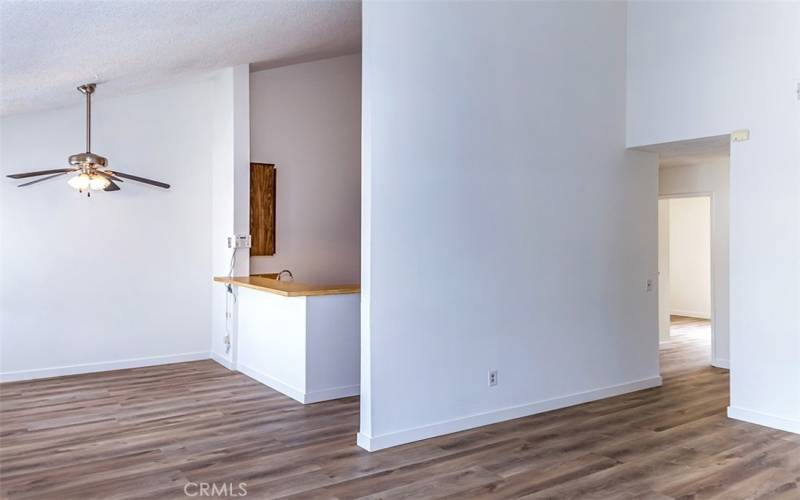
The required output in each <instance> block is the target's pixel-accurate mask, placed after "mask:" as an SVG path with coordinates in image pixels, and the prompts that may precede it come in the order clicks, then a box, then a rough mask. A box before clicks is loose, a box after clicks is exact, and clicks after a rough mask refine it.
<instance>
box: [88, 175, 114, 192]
mask: <svg viewBox="0 0 800 500" xmlns="http://www.w3.org/2000/svg"><path fill="white" fill-rule="evenodd" d="M110 184H111V181H109V180H108V179H106V178H105V177H103V176H102V175H93V176H92V177H91V179H90V180H89V189H93V190H95V191H102V190H103V189H105V188H107V187H108V186H109V185H110Z"/></svg>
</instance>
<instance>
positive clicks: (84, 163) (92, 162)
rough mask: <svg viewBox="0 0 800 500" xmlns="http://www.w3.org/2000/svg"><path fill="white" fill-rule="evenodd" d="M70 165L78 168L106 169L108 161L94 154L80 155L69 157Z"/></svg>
mask: <svg viewBox="0 0 800 500" xmlns="http://www.w3.org/2000/svg"><path fill="white" fill-rule="evenodd" d="M69 164H70V165H73V166H76V167H105V166H106V165H107V164H108V160H107V159H105V158H104V157H102V156H100V155H96V154H94V153H78V154H74V155H72V156H70V157H69Z"/></svg>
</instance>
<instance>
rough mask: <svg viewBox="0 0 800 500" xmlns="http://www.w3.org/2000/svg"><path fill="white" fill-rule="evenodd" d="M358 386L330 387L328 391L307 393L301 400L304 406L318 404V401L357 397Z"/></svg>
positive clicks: (358, 392)
mask: <svg viewBox="0 0 800 500" xmlns="http://www.w3.org/2000/svg"><path fill="white" fill-rule="evenodd" d="M360 388H361V387H360V386H358V385H346V386H342V387H331V388H330V389H322V390H320V391H311V392H307V393H306V395H305V397H304V398H303V402H304V403H305V404H309V403H319V402H320V401H328V400H331V399H339V398H347V397H350V396H358V395H359V394H360V392H361V391H360Z"/></svg>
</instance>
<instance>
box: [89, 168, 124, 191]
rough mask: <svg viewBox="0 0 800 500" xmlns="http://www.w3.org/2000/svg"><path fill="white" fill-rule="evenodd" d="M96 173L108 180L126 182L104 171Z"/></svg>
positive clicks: (96, 171)
mask: <svg viewBox="0 0 800 500" xmlns="http://www.w3.org/2000/svg"><path fill="white" fill-rule="evenodd" d="M95 173H97V174H100V175H102V176H103V177H105V178H106V179H108V180H110V181H117V182H125V181H123V180H122V179H120V178H119V177H116V176H114V175H111V174H110V173H108V172H104V171H102V170H95ZM112 191H113V190H112Z"/></svg>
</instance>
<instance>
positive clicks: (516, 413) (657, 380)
mask: <svg viewBox="0 0 800 500" xmlns="http://www.w3.org/2000/svg"><path fill="white" fill-rule="evenodd" d="M660 385H661V377H650V378H646V379H641V380H634V381H632V382H627V383H624V384H619V385H614V386H609V387H601V388H599V389H593V390H591V391H586V392H580V393H577V394H569V395H567V396H563V397H558V398H553V399H548V400H544V401H537V402H535V403H528V404H524V405H519V406H511V407H508V408H502V409H499V410H493V411H489V412H486V413H479V414H476V415H470V416H467V417H461V418H455V419H452V420H447V421H444V422H437V423H433V424H430V425H424V426H421V427H415V428H412V429H406V430H402V431H396V432H390V433H387V434H381V435H378V436H368V435H366V434H363V433H360V432H359V433H358V435H357V437H356V442H357V444H358V446H360V447H361V448H364V449H365V450H367V451H377V450H382V449H384V448H389V447H392V446H398V445H401V444H406V443H411V442H414V441H419V440H422V439H428V438H432V437H436V436H442V435H444V434H451V433H453V432H460V431H464V430H467V429H472V428H475V427H481V426H483V425H489V424H495V423H497V422H503V421H505V420H512V419H515V418H520V417H527V416H529V415H535V414H537V413H543V412H546V411H551V410H557V409H559V408H566V407H567V406H574V405H577V404H583V403H588V402H589V401H595V400H598V399H604V398H609V397H612V396H619V395H620V394H626V393H629V392H634V391H640V390H642V389H649V388H651V387H657V386H660Z"/></svg>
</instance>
